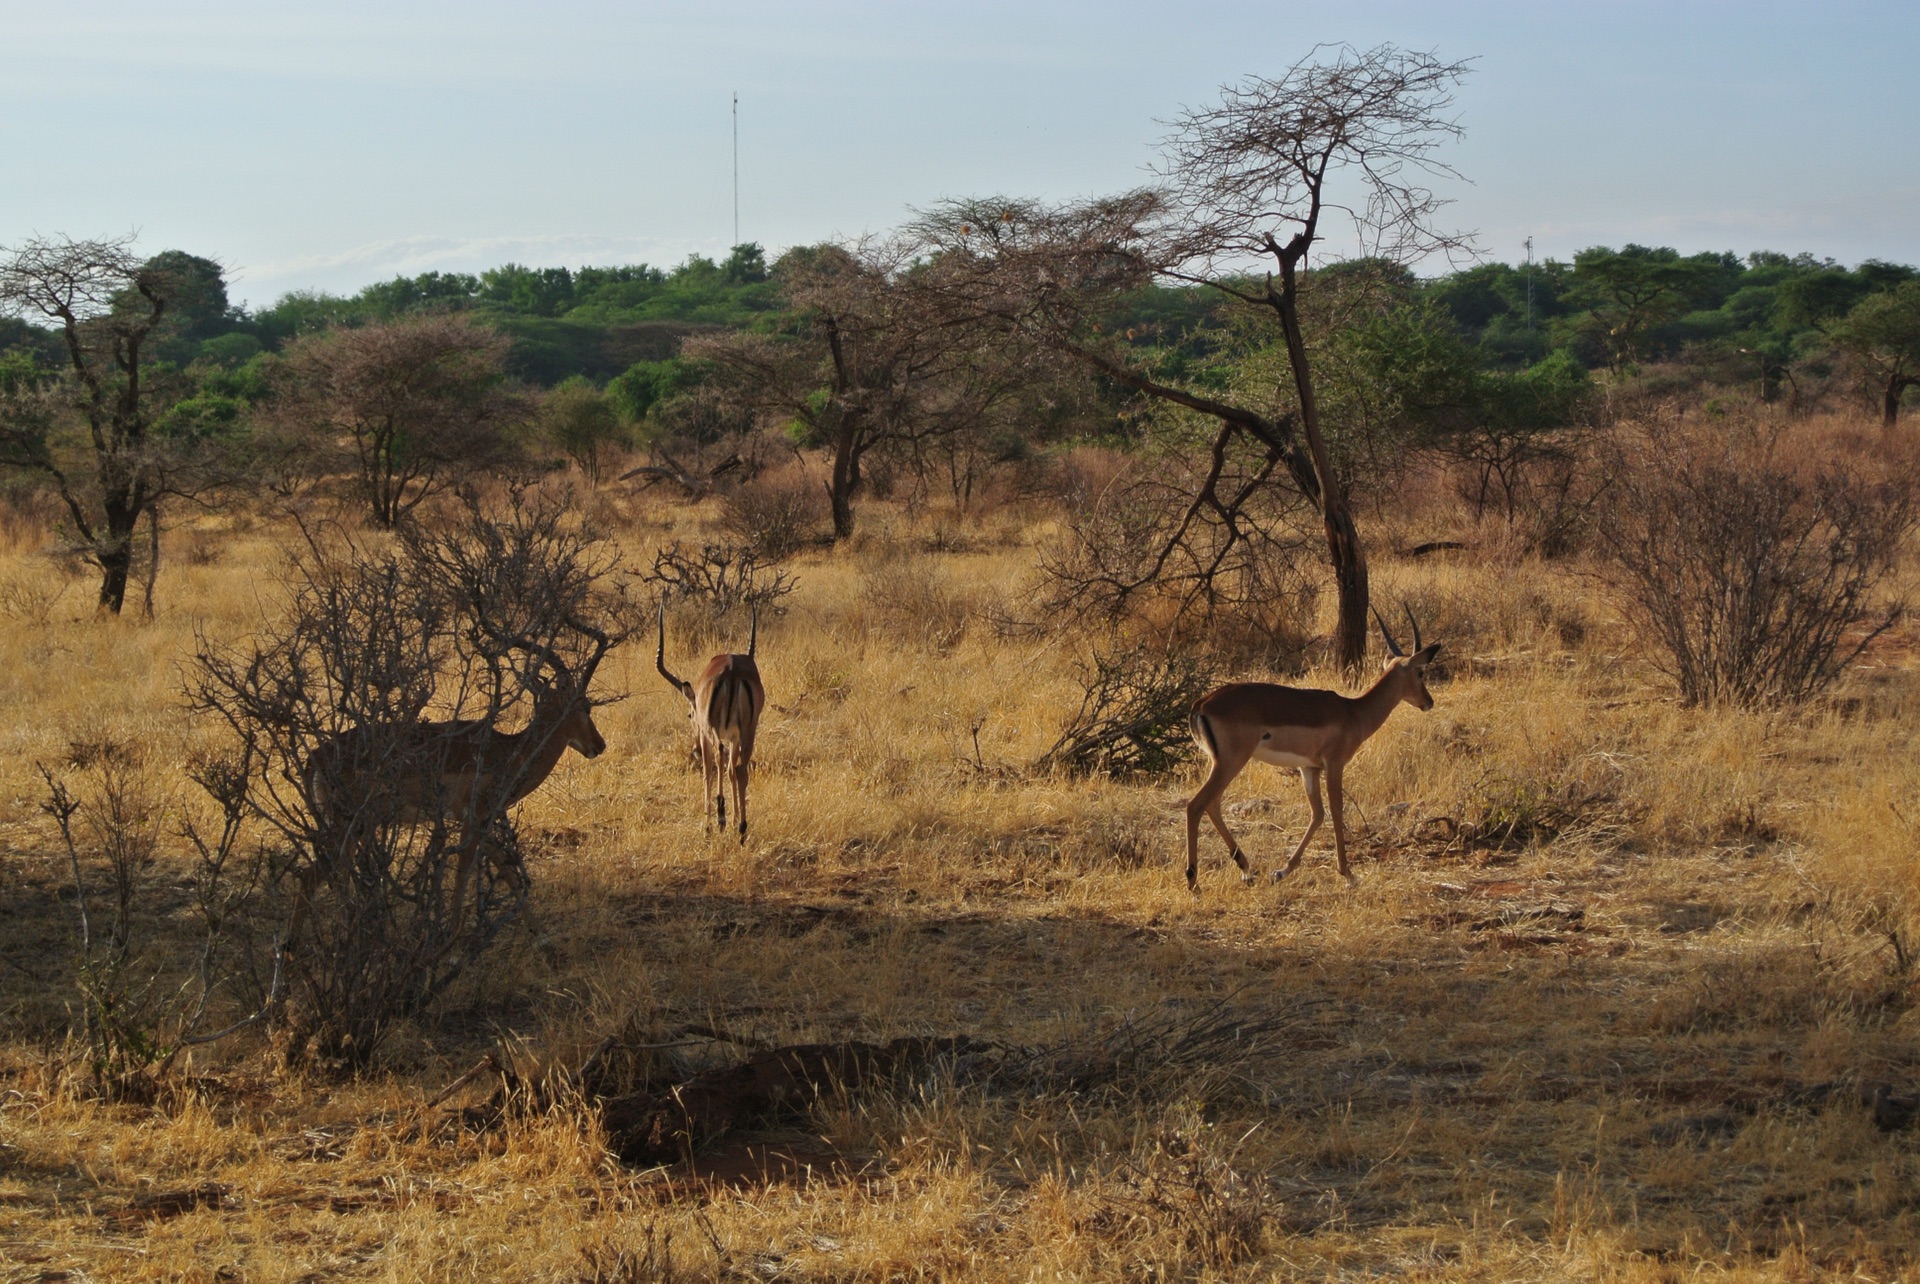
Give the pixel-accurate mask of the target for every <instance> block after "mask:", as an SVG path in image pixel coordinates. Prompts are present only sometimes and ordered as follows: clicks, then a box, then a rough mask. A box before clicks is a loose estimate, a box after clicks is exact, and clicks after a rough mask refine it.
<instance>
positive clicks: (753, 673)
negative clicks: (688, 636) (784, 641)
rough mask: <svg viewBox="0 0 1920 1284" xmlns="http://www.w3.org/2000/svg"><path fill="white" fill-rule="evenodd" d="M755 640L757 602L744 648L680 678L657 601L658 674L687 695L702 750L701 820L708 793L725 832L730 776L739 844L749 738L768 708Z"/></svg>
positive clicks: (705, 812) (706, 813) (663, 604)
mask: <svg viewBox="0 0 1920 1284" xmlns="http://www.w3.org/2000/svg"><path fill="white" fill-rule="evenodd" d="M759 641H760V610H759V608H758V607H755V608H754V611H753V623H752V626H751V632H750V633H749V635H748V638H747V653H746V654H745V655H737V654H731V653H728V654H721V655H716V656H714V657H713V658H712V659H711V660H708V661H707V667H706V668H704V669H702V670H701V671H700V677H699V678H698V679H697V680H696V681H693V682H686V681H682V680H681V679H680V678H677V677H675V676H674V675H673V674H672V672H670V671H669V670H668V668H667V603H666V599H665V598H662V599H661V601H660V647H659V650H658V651H656V652H655V653H654V660H653V662H654V665H655V667H657V668H658V669H659V670H660V676H661V677H663V678H665V679H666V680H667V681H668V682H670V683H672V684H673V689H674V690H676V691H678V692H679V693H680V694H681V695H683V696H685V697H686V698H687V706H688V709H687V713H688V716H689V717H690V718H691V719H692V721H693V743H694V748H695V749H696V750H698V751H699V754H700V818H701V822H702V823H705V821H706V818H707V817H708V816H709V815H711V814H712V812H709V811H708V810H707V799H709V798H711V799H713V806H714V810H715V811H718V812H719V814H720V830H721V832H722V833H725V832H726V828H727V795H726V786H727V780H728V778H729V777H731V778H732V780H733V802H734V810H735V812H736V813H737V814H738V815H739V818H740V841H741V842H743V843H744V842H746V841H747V773H748V772H749V771H750V770H751V769H752V766H753V737H754V733H755V732H756V731H758V730H759V727H760V711H761V710H763V709H765V708H766V707H767V693H766V690H765V689H764V688H763V687H762V686H761V685H760V668H759V666H758V665H757V664H755V663H754V660H753V653H754V651H755V649H756V648H757V646H758V645H759Z"/></svg>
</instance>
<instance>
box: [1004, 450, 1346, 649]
mask: <svg viewBox="0 0 1920 1284" xmlns="http://www.w3.org/2000/svg"><path fill="white" fill-rule="evenodd" d="M1232 462H1233V464H1234V469H1233V470H1231V471H1226V470H1223V471H1222V472H1221V474H1220V475H1219V476H1217V477H1215V476H1212V475H1210V474H1205V473H1203V472H1202V471H1200V470H1197V469H1196V468H1195V467H1194V465H1193V464H1192V462H1191V461H1189V460H1185V459H1182V458H1180V457H1177V456H1168V457H1166V458H1161V459H1154V460H1147V461H1138V462H1135V463H1133V464H1131V465H1127V466H1123V467H1121V468H1119V469H1117V470H1115V471H1113V472H1112V473H1111V474H1108V475H1105V476H1102V475H1101V472H1100V471H1099V470H1087V471H1085V473H1084V475H1080V476H1079V477H1078V479H1077V481H1076V484H1078V485H1082V486H1086V487H1092V486H1094V485H1096V484H1097V485H1098V486H1099V489H1098V490H1097V491H1093V490H1089V493H1088V495H1087V499H1086V502H1085V503H1083V504H1074V505H1073V506H1072V507H1071V508H1070V510H1069V513H1068V517H1067V522H1066V526H1067V529H1066V533H1065V534H1064V536H1063V537H1062V538H1061V539H1060V540H1059V542H1058V543H1057V544H1056V545H1055V546H1054V547H1053V548H1052V549H1050V550H1049V551H1048V552H1046V553H1045V554H1044V556H1043V558H1042V561H1041V569H1042V572H1043V574H1044V576H1045V580H1046V585H1047V590H1046V592H1047V598H1046V602H1047V606H1048V608H1049V610H1050V612H1052V613H1054V614H1056V615H1091V616H1093V617H1095V618H1099V619H1105V620H1108V621H1111V622H1119V621H1122V620H1126V619H1132V620H1135V621H1139V622H1142V623H1145V624H1148V625H1150V626H1152V627H1154V628H1157V629H1161V630H1165V631H1167V632H1169V633H1170V634H1171V635H1172V636H1176V637H1178V638H1181V639H1183V640H1184V641H1186V642H1189V643H1191V642H1193V641H1195V640H1197V639H1200V638H1203V637H1204V638H1205V639H1206V643H1207V645H1208V646H1209V647H1210V648H1211V649H1212V650H1214V651H1216V652H1218V653H1221V654H1223V655H1227V656H1232V657H1238V658H1245V659H1258V660H1261V661H1264V662H1265V663H1267V664H1269V665H1276V666H1279V667H1282V668H1294V667H1298V666H1299V663H1300V661H1301V657H1302V655H1303V653H1304V651H1305V650H1306V648H1307V646H1308V640H1309V639H1310V638H1311V637H1312V636H1313V635H1314V632H1315V626H1314V612H1315V606H1316V603H1317V600H1318V599H1317V590H1316V581H1315V578H1314V575H1315V569H1316V568H1317V567H1318V565H1319V559H1318V554H1317V553H1316V548H1317V545H1316V542H1315V536H1314V533H1313V530H1314V526H1315V523H1314V521H1313V520H1309V519H1310V514H1308V513H1307V511H1306V509H1305V507H1304V504H1303V501H1301V500H1300V499H1299V497H1298V496H1297V495H1295V494H1293V493H1292V492H1291V491H1288V490H1285V489H1284V488H1282V487H1280V486H1278V485H1274V484H1269V483H1268V482H1267V481H1266V480H1265V479H1266V478H1267V476H1268V474H1270V473H1271V472H1272V471H1273V467H1274V465H1273V463H1272V461H1270V460H1259V459H1254V460H1243V459H1237V458H1236V459H1234V460H1233V461H1232ZM1223 497H1224V498H1223Z"/></svg>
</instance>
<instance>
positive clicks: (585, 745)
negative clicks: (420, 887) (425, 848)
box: [287, 625, 611, 942]
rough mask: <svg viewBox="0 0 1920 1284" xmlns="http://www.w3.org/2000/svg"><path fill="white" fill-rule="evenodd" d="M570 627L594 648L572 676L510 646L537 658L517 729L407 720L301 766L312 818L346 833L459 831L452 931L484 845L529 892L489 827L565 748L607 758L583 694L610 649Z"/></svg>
mask: <svg viewBox="0 0 1920 1284" xmlns="http://www.w3.org/2000/svg"><path fill="white" fill-rule="evenodd" d="M574 627H577V628H579V629H580V630H581V631H582V632H584V633H586V634H587V635H588V636H589V637H591V638H592V639H593V642H594V649H593V653H592V655H591V656H590V657H589V658H588V660H587V662H586V664H585V665H584V666H582V668H581V671H580V675H579V677H578V678H575V677H574V676H573V675H572V674H571V673H569V672H568V671H567V667H566V665H565V663H564V662H563V661H562V660H561V659H560V657H559V655H557V654H556V653H555V652H554V651H553V650H552V649H551V648H549V647H546V646H542V645H541V644H539V643H537V642H533V641H531V640H529V639H524V638H522V639H515V641H514V643H513V645H514V646H515V647H517V648H520V649H523V650H526V651H527V652H529V653H530V654H532V655H533V656H534V657H535V664H534V666H533V667H532V669H531V671H530V672H529V674H528V677H527V679H526V682H527V685H528V687H529V688H530V689H531V690H532V691H533V712H532V715H531V717H529V718H528V720H527V725H526V726H525V727H524V728H522V729H521V730H519V731H502V730H500V729H499V728H498V727H496V726H495V725H494V724H493V723H491V722H489V721H486V720H484V719H458V720H453V721H440V722H413V723H409V724H407V725H406V726H404V727H400V726H393V725H386V724H373V725H371V726H360V727H355V728H353V729H351V730H349V731H344V732H342V733H340V734H339V735H337V736H334V737H332V738H331V739H328V740H325V741H323V742H321V744H320V745H319V746H318V747H317V748H316V749H315V750H314V751H313V753H312V754H311V755H310V756H309V757H308V759H307V763H306V771H305V783H306V793H307V798H308V800H309V802H310V804H311V805H312V807H313V810H314V815H315V818H316V820H322V819H323V818H324V823H328V824H345V825H347V826H349V827H358V826H361V825H366V824H373V825H376V826H377V825H380V824H384V823H394V822H397V823H400V824H404V825H435V824H443V823H451V824H457V825H458V826H459V828H460V841H459V843H458V844H457V845H456V847H455V848H454V851H455V853H456V855H455V865H454V881H453V901H452V905H453V915H452V917H453V930H454V931H455V932H457V931H458V930H459V925H460V922H461V920H462V918H463V917H464V914H465V904H466V897H467V891H468V888H469V886H470V884H471V883H472V879H473V873H474V869H475V867H476V866H477V864H478V863H479V857H480V851H481V849H482V847H487V848H489V859H490V860H491V861H492V862H493V864H494V867H495V869H496V871H497V873H498V874H499V876H500V878H501V879H502V881H504V882H505V883H506V884H507V886H508V887H509V888H510V889H512V890H513V891H514V892H516V893H518V892H524V891H525V890H526V887H527V881H526V875H525V873H524V872H523V871H522V870H521V869H520V867H519V865H518V863H517V862H514V861H510V860H507V859H505V858H504V857H505V855H506V854H505V853H504V852H503V851H501V850H500V849H498V848H497V847H493V846H492V844H490V843H489V842H488V840H487V830H488V828H489V827H490V826H491V824H492V823H493V821H494V820H496V819H498V818H500V817H503V816H505V815H506V812H507V809H508V808H509V807H511V806H513V805H514V804H515V803H517V802H519V801H520V800H521V799H522V798H525V797H526V796H527V795H528V794H530V793H532V792H533V791H534V790H535V789H538V788H539V787H540V785H541V784H542V783H543V782H544V781H545V780H546V778H547V777H548V776H549V775H551V774H552V773H553V769H554V767H555V766H557V765H558V764H559V762H560V759H561V758H562V757H563V756H565V754H566V752H567V750H568V749H569V748H571V749H573V750H575V751H576V752H578V753H579V754H580V756H581V757H583V758H597V757H599V756H600V755H601V753H603V752H604V751H605V750H606V747H607V742H606V740H605V738H604V737H602V736H601V734H600V729H599V728H598V727H596V726H595V725H594V723H593V701H592V700H591V699H589V698H588V695H587V688H588V684H589V683H590V682H592V680H593V671H594V669H595V668H597V667H598V666H599V663H600V660H601V657H602V656H604V655H605V654H606V652H607V648H608V646H609V645H611V643H610V640H609V639H608V637H607V635H606V634H604V633H602V632H600V631H599V630H597V629H592V628H588V627H586V626H584V625H576V626H574ZM542 664H544V665H546V666H547V667H549V668H551V669H552V670H553V680H552V681H551V682H545V681H542V680H540V679H539V678H538V677H536V676H534V675H535V674H537V673H538V671H539V666H540V665H542ZM333 845H334V844H333V843H332V842H323V843H320V844H316V846H319V847H326V846H333ZM322 873H323V867H322V862H320V861H315V862H314V863H313V864H312V865H311V866H309V867H308V869H307V870H306V871H304V872H303V873H302V875H301V877H300V887H299V891H298V893H297V896H296V899H295V903H294V912H293V915H292V917H291V920H290V924H289V928H288V933H287V939H288V940H289V941H291V940H292V939H293V936H294V934H295V929H296V928H297V927H298V926H299V924H300V921H301V919H302V917H303V916H304V914H305V911H306V908H307V905H308V903H309V901H310V900H311V898H312V894H313V889H314V887H315V885H316V884H317V883H318V881H319V878H320V876H321V874H322ZM525 912H526V914H527V921H528V924H529V926H532V927H533V928H534V934H535V935H536V936H538V937H540V939H541V940H542V942H544V941H545V939H546V938H545V936H544V935H543V934H542V933H541V932H540V929H539V927H538V925H537V923H536V921H535V919H534V917H533V912H532V909H531V907H528V909H527V910H526V911H525Z"/></svg>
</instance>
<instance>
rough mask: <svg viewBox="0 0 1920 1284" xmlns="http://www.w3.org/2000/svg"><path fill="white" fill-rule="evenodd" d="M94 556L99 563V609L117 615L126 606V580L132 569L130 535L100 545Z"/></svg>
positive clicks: (131, 542)
mask: <svg viewBox="0 0 1920 1284" xmlns="http://www.w3.org/2000/svg"><path fill="white" fill-rule="evenodd" d="M94 556H95V559H96V560H97V561H98V562H99V563H100V606H99V609H100V610H101V611H103V612H105V613H106V614H108V615H118V614H120V608H121V607H123V606H125V605H126V604H127V580H128V579H129V577H130V574H131V572H132V569H133V541H132V537H131V534H129V536H128V537H127V538H125V539H118V540H114V541H113V542H111V543H108V544H104V545H102V546H101V547H100V548H99V549H97V550H95V553H94Z"/></svg>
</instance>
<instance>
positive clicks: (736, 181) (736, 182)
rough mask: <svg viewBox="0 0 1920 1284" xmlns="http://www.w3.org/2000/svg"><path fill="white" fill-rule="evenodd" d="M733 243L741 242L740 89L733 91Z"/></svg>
mask: <svg viewBox="0 0 1920 1284" xmlns="http://www.w3.org/2000/svg"><path fill="white" fill-rule="evenodd" d="M733 243H734V244H735V245H738V244H740V91H739V90H737V89H736V90H734V91H733Z"/></svg>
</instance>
